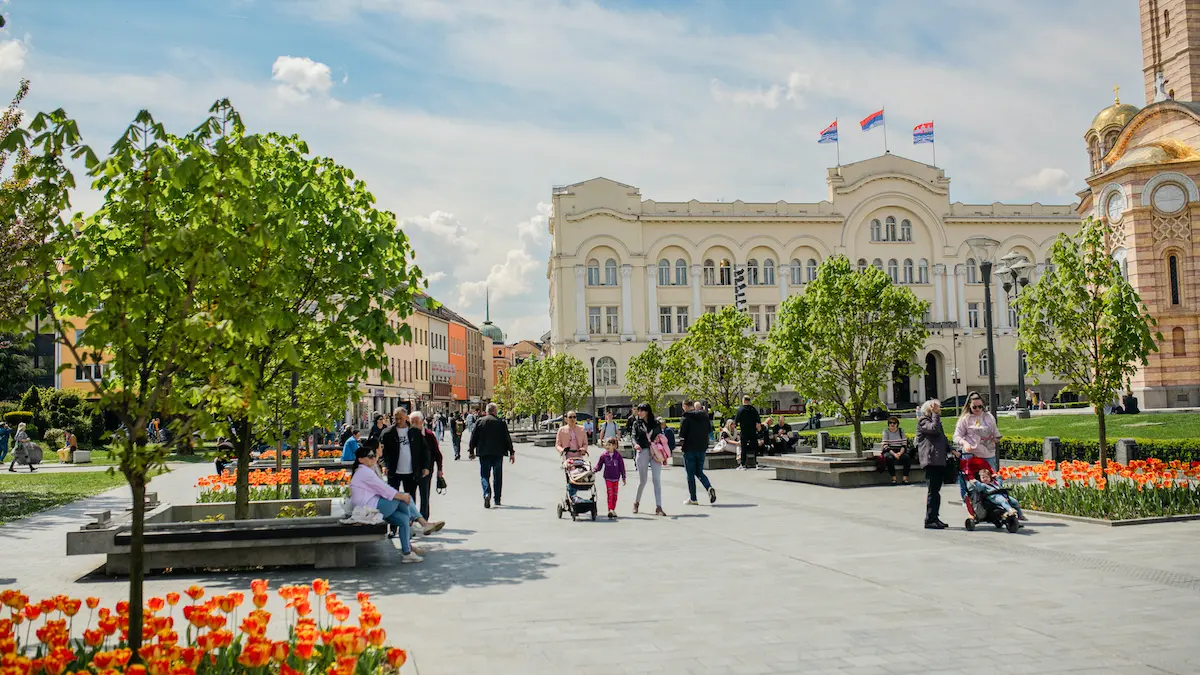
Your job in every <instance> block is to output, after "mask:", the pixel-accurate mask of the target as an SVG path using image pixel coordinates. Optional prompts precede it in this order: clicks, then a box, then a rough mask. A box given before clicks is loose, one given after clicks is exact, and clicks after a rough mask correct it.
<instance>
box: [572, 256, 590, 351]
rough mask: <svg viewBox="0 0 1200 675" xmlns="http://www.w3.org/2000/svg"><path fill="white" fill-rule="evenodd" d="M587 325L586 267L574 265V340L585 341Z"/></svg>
mask: <svg viewBox="0 0 1200 675" xmlns="http://www.w3.org/2000/svg"><path fill="white" fill-rule="evenodd" d="M587 339H588V326H587V268H586V267H584V266H583V265H576V266H575V341H576V342H586V341H587Z"/></svg>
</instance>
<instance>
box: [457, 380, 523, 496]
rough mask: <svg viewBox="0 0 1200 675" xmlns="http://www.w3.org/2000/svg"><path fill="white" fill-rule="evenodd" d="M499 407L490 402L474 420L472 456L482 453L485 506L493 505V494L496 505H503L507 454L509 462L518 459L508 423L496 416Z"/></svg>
mask: <svg viewBox="0 0 1200 675" xmlns="http://www.w3.org/2000/svg"><path fill="white" fill-rule="evenodd" d="M497 410H498V408H497V407H496V404H495V403H489V404H487V414H486V415H484V416H483V419H481V420H479V421H478V422H476V423H475V428H474V430H473V431H472V432H471V442H470V445H469V446H468V449H469V450H470V452H471V456H472V457H474V456H478V457H479V482H480V485H481V486H482V487H483V508H485V509H490V508H492V498H493V497H495V500H496V506H500V494H501V491H502V489H503V487H504V456H505V455H508V463H509V464H514V463H516V461H517V453H516V451H515V450H513V442H512V436H511V435H509V433H508V424H507V423H506V422H505V421H504V420H502V419H500V418H499V417H497V416H496V411H497Z"/></svg>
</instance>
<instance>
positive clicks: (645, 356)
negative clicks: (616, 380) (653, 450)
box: [621, 342, 681, 414]
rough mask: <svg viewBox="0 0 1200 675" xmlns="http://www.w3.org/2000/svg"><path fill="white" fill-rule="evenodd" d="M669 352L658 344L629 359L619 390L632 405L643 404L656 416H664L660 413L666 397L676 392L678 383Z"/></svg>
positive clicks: (652, 343) (678, 374)
mask: <svg viewBox="0 0 1200 675" xmlns="http://www.w3.org/2000/svg"><path fill="white" fill-rule="evenodd" d="M668 351H669V349H663V348H662V347H660V346H659V344H658V343H657V342H651V343H650V344H648V345H646V348H645V349H643V350H642V351H641V353H640V354H638V355H637V356H635V357H633V358H632V359H629V364H628V366H627V367H626V369H625V384H624V386H623V387H622V388H621V390H622V391H624V392H625V393H626V394H627V395H628V396H629V400H631V401H633V402H634V404H635V405H636V404H637V403H641V402H643V401H645V402H647V403H649V404H650V406H651V407H652V408H653V409H654V411H655V413H656V414H665V413H663V412H662V411H663V410H665V408H666V405H667V394H669V393H670V392H672V391H675V390H676V389H678V388H679V384H680V381H681V377H680V373H679V372H678V371H677V370H676V369H675V368H674V367H673V365H674V364H672V361H671V359H670V358H669V357H668Z"/></svg>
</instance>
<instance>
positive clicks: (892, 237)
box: [887, 216, 896, 241]
mask: <svg viewBox="0 0 1200 675" xmlns="http://www.w3.org/2000/svg"><path fill="white" fill-rule="evenodd" d="M887 240H888V241H896V217H895V216H888V217H887Z"/></svg>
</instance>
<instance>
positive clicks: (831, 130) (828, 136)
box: [817, 120, 838, 143]
mask: <svg viewBox="0 0 1200 675" xmlns="http://www.w3.org/2000/svg"><path fill="white" fill-rule="evenodd" d="M837 139H838V135H837V120H834V121H833V124H830V125H829V126H827V127H825V130H824V131H822V132H821V137H820V138H819V139H817V142H818V143H837Z"/></svg>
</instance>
